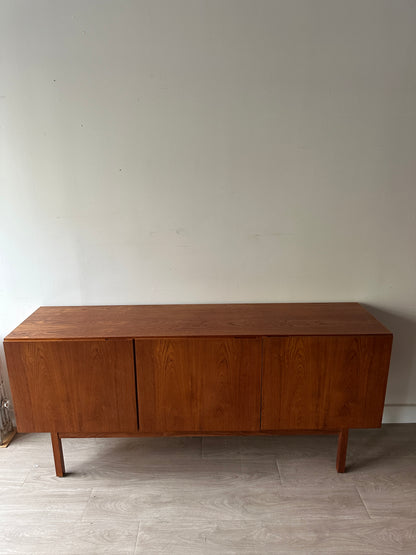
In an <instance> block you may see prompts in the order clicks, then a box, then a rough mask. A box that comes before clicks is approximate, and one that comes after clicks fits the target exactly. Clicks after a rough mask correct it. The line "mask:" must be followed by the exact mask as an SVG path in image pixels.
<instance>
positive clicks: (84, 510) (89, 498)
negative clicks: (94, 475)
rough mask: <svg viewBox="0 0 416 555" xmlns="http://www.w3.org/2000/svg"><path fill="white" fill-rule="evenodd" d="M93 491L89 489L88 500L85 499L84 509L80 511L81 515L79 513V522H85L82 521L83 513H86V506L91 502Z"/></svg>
mask: <svg viewBox="0 0 416 555" xmlns="http://www.w3.org/2000/svg"><path fill="white" fill-rule="evenodd" d="M93 491H94V488H91V489H90V494H89V496H88V499H87V502H86V503H85V507H84V509H83V511H82V513H81V517H80V519H79V521H80V522H86V521H84V515H85V513H86V511H87V509H88V505H89V503H90V501H91V497H92V494H93Z"/></svg>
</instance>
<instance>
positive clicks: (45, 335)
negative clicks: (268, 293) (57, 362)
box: [5, 303, 390, 341]
mask: <svg viewBox="0 0 416 555" xmlns="http://www.w3.org/2000/svg"><path fill="white" fill-rule="evenodd" d="M389 333H390V332H389V331H388V330H387V329H386V328H385V327H384V326H383V325H382V324H380V323H379V322H378V321H377V320H376V319H375V318H374V317H373V316H372V315H371V314H370V313H369V312H367V311H366V310H365V309H364V308H363V307H362V306H361V305H360V304H358V303H286V304H285V303H282V304H276V303H274V304H206V305H203V304H201V305H143V306H72V307H70V306H66V307H65V306H60V307H48V306H45V307H41V308H39V309H38V310H36V311H35V312H34V313H33V314H32V315H31V316H30V317H29V318H27V319H26V320H25V321H24V322H23V323H22V324H20V326H18V327H17V328H16V329H15V330H14V331H13V332H12V333H10V334H9V335H8V336H7V337H6V339H5V341H16V340H22V339H27V340H46V339H49V340H58V339H101V338H107V339H108V338H119V339H120V338H124V339H130V338H134V337H188V336H189V337H206V336H239V337H241V336H260V335H360V334H368V335H372V334H389Z"/></svg>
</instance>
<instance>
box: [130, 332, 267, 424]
mask: <svg viewBox="0 0 416 555" xmlns="http://www.w3.org/2000/svg"><path fill="white" fill-rule="evenodd" d="M135 346H136V368H137V385H138V401H139V419H140V431H142V432H163V431H166V432H185V431H195V432H209V431H227V432H231V431H253V430H259V429H260V388H261V384H260V382H261V339H255V338H244V339H240V338H209V339H196V338H190V339H178V338H170V339H167V338H166V339H139V340H136V342H135Z"/></svg>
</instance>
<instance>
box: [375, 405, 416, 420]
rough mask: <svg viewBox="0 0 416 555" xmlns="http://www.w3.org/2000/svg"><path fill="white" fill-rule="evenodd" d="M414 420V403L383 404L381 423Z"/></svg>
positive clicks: (415, 406)
mask: <svg viewBox="0 0 416 555" xmlns="http://www.w3.org/2000/svg"><path fill="white" fill-rule="evenodd" d="M410 422H416V405H385V407H384V413H383V424H408V423H410Z"/></svg>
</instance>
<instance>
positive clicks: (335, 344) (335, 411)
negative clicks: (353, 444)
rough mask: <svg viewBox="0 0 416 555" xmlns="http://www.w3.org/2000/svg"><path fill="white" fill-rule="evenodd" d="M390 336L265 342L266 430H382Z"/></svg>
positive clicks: (263, 396) (289, 338)
mask: <svg viewBox="0 0 416 555" xmlns="http://www.w3.org/2000/svg"><path fill="white" fill-rule="evenodd" d="M391 342H392V338H391V336H389V335H385V336H382V335H373V336H326V337H315V336H314V337H312V336H308V337H303V336H301V337H296V336H294V337H276V338H265V339H264V340H263V349H264V351H263V361H264V362H263V381H262V384H263V392H262V420H261V427H262V429H263V430H279V429H280V430H296V429H297V430H313V429H315V430H319V429H339V428H343V427H345V428H360V427H363V428H371V427H378V426H380V425H381V418H382V415H383V406H384V397H385V392H386V385H387V374H388V369H389V361H390V350H391Z"/></svg>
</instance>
